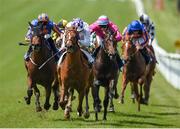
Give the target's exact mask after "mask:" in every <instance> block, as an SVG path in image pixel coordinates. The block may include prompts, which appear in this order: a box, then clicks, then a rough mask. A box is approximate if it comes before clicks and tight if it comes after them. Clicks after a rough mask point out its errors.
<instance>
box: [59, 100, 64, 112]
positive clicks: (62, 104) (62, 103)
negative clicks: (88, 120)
mask: <svg viewBox="0 0 180 129" xmlns="http://www.w3.org/2000/svg"><path fill="white" fill-rule="evenodd" d="M59 105H60V107H61V108H62V110H65V103H64V102H60V103H59Z"/></svg>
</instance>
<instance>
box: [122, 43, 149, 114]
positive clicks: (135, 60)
mask: <svg viewBox="0 0 180 129" xmlns="http://www.w3.org/2000/svg"><path fill="white" fill-rule="evenodd" d="M122 57H123V59H124V61H125V62H126V63H125V65H124V67H123V73H122V74H123V77H122V91H121V97H120V101H121V103H124V92H125V89H126V86H127V84H128V83H129V82H130V83H131V86H132V87H133V90H134V92H135V96H136V100H137V101H138V111H140V101H141V96H142V87H143V84H145V82H146V74H145V73H146V63H145V60H144V57H143V56H142V54H141V53H140V52H139V50H137V48H136V46H135V45H134V44H133V43H132V42H129V41H127V42H125V43H124V44H123V46H122ZM138 85H140V93H139V91H138Z"/></svg>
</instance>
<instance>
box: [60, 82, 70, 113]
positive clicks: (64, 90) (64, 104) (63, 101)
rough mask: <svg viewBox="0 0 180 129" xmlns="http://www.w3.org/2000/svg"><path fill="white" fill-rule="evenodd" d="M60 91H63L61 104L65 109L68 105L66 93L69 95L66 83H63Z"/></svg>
mask: <svg viewBox="0 0 180 129" xmlns="http://www.w3.org/2000/svg"><path fill="white" fill-rule="evenodd" d="M60 91H61V92H60V100H59V105H60V106H61V108H62V109H63V110H64V109H65V106H66V102H65V95H67V91H68V89H67V88H65V86H64V83H62V85H61V89H60Z"/></svg>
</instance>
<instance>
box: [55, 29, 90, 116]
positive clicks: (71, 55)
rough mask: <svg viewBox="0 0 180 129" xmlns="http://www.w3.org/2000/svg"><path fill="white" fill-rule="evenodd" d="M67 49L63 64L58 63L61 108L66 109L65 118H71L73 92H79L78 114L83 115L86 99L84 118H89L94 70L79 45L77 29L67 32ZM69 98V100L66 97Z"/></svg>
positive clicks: (67, 30)
mask: <svg viewBox="0 0 180 129" xmlns="http://www.w3.org/2000/svg"><path fill="white" fill-rule="evenodd" d="M64 42H65V47H66V49H67V51H66V54H65V56H64V60H63V61H62V63H58V78H59V82H60V83H59V84H60V85H59V87H60V91H61V93H60V96H61V97H60V101H59V103H60V106H61V107H62V109H65V112H64V117H65V118H66V119H69V118H70V111H71V106H72V104H71V101H72V96H73V93H72V92H73V90H74V89H75V90H77V92H78V94H79V95H78V99H79V103H78V107H77V111H78V112H77V113H78V115H79V116H81V115H82V103H83V98H84V96H85V97H86V109H85V113H84V117H85V118H88V117H89V115H90V114H89V105H88V92H89V87H90V86H92V85H93V79H92V70H91V69H89V68H88V62H87V60H86V59H85V58H84V55H83V53H82V52H81V50H80V47H79V45H78V32H77V30H76V28H73V27H69V28H66V30H65V41H64ZM66 96H67V100H68V101H66V99H65V97H66Z"/></svg>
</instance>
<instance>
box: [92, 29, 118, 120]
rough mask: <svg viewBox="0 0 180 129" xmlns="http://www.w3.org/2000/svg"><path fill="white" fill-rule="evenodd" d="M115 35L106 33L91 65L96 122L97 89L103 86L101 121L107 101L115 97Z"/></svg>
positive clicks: (116, 69)
mask: <svg viewBox="0 0 180 129" xmlns="http://www.w3.org/2000/svg"><path fill="white" fill-rule="evenodd" d="M115 35H116V34H111V33H110V32H108V33H107V34H106V36H105V39H104V42H103V44H102V45H101V46H100V50H99V52H98V54H97V57H96V60H95V62H94V65H93V73H94V83H93V85H94V95H93V98H94V108H95V117H96V120H98V112H99V108H100V107H99V104H100V99H99V87H100V86H103V87H104V88H105V97H104V101H103V105H104V116H103V120H106V116H107V107H108V103H109V99H110V98H111V99H112V97H113V96H114V95H115V90H117V89H116V84H117V81H118V75H119V72H118V65H117V62H116V52H117V49H116V47H117V42H115V41H114V39H115V38H114V36H115Z"/></svg>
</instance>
